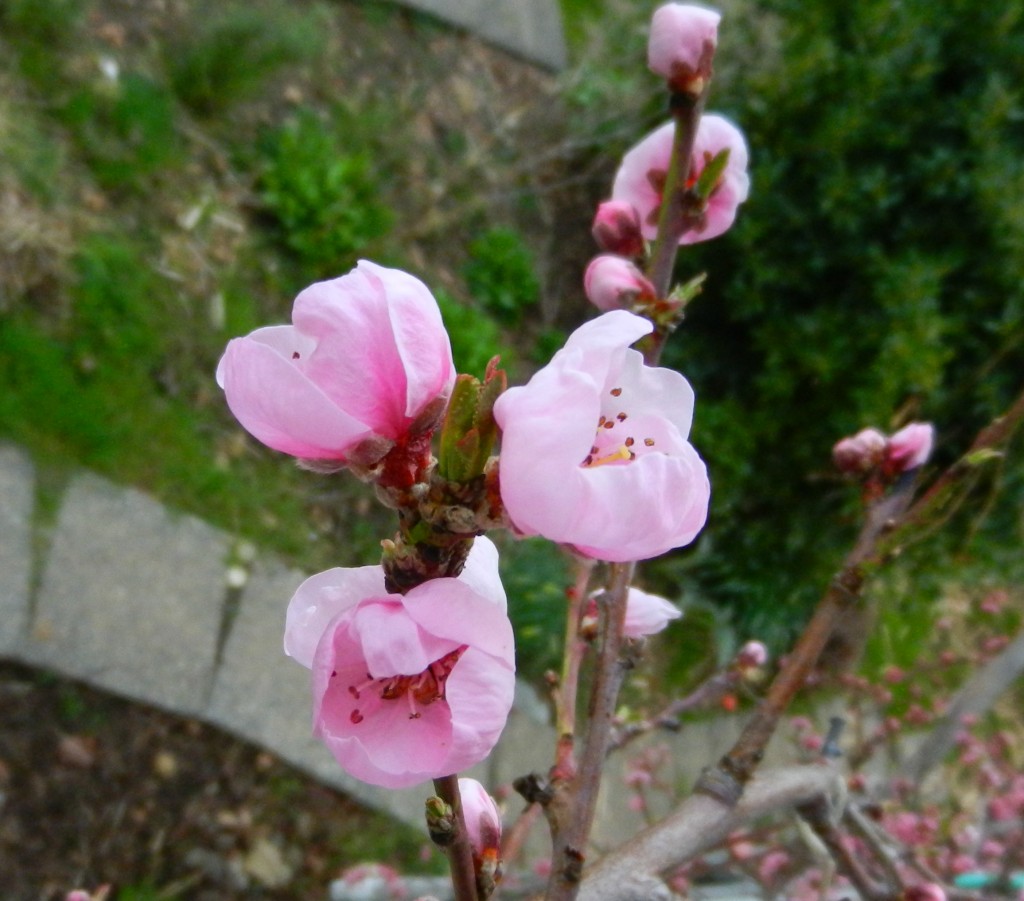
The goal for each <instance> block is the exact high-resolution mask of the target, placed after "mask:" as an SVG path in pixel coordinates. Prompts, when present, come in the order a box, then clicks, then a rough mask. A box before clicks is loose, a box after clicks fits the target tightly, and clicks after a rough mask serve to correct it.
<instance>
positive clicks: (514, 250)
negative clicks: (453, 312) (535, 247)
mask: <svg viewBox="0 0 1024 901" xmlns="http://www.w3.org/2000/svg"><path fill="white" fill-rule="evenodd" d="M463 274H464V275H465V278H466V285H467V286H468V287H469V293H470V294H472V295H473V297H474V298H475V299H476V300H477V301H479V302H480V304H482V305H483V307H484V309H485V310H487V312H489V313H491V314H492V315H493V316H494V317H495V318H496V319H497V320H498V321H499V322H501V323H503V324H505V325H513V326H514V325H518V324H519V323H520V322H521V321H522V319H523V315H524V313H525V311H526V308H527V307H531V306H533V305H534V304H536V303H537V301H538V299H539V297H540V281H539V280H538V279H537V274H536V272H535V271H534V263H533V255H532V254H531V253H530V250H529V248H528V247H527V246H526V244H525V243H524V241H523V239H522V237H521V236H520V235H519V233H518V232H516V231H514V230H513V229H510V228H492V229H489V230H488V231H486V232H484V233H483V234H482V235H481V236H480V237H479V238H477V239H476V240H475V241H473V243H472V244H470V245H469V260H468V261H467V262H466V266H465V269H464V273H463Z"/></svg>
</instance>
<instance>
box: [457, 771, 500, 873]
mask: <svg viewBox="0 0 1024 901" xmlns="http://www.w3.org/2000/svg"><path fill="white" fill-rule="evenodd" d="M459 795H460V796H461V797H462V815H463V817H464V818H465V820H466V831H467V832H468V833H469V843H470V844H471V845H472V846H473V854H474V856H475V857H477V858H478V859H479V858H483V857H484V856H485V855H492V856H493V855H496V854H497V853H498V851H499V850H500V848H501V813H500V812H499V811H498V805H497V804H496V803H495V802H494V798H492V797H491V796H490V795H489V794H488V793H487V789H485V788H484V787H483V786H482V785H481V784H480V783H479V782H477V781H476V779H465V778H463V779H460V780H459Z"/></svg>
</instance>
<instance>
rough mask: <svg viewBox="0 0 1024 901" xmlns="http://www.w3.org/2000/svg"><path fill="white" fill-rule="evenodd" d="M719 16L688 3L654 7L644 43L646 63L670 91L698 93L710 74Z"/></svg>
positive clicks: (716, 40)
mask: <svg viewBox="0 0 1024 901" xmlns="http://www.w3.org/2000/svg"><path fill="white" fill-rule="evenodd" d="M721 18H722V17H721V15H719V13H717V12H715V11H714V10H713V9H707V8H706V7H703V6H696V5H693V4H689V3H666V4H665V5H664V6H661V7H659V8H658V9H657V10H655V13H654V17H653V18H652V20H651V33H650V38H649V39H648V42H647V65H648V66H649V67H650V69H651V71H652V72H654V73H655V74H656V75H660V76H661V77H662V78H664V79H666V80H667V81H668V84H669V88H670V89H672V90H673V91H678V92H680V93H686V94H691V95H694V96H696V95H698V94H700V93H701V91H703V90H704V86H705V84H706V83H707V81H708V79H709V78H710V77H711V63H712V60H713V58H714V55H715V47H716V46H717V44H718V23H719V21H720V20H721Z"/></svg>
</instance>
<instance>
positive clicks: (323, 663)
mask: <svg viewBox="0 0 1024 901" xmlns="http://www.w3.org/2000/svg"><path fill="white" fill-rule="evenodd" d="M505 607H506V600H505V592H504V589H503V588H502V587H501V582H500V580H499V578H498V552H497V550H496V549H495V547H494V545H493V544H492V543H491V542H490V541H488V540H487V539H486V538H478V539H476V541H475V542H474V544H473V549H472V551H471V552H470V555H469V559H468V560H467V562H466V567H465V569H464V570H463V572H462V574H461V575H460V576H459V577H458V578H455V579H451V578H447V579H432V580H430V581H428V582H424V583H423V584H421V585H417V586H416V587H415V588H412V589H410V590H409V591H408V592H407V593H406V594H405V595H400V594H390V593H388V591H387V589H386V588H385V586H384V571H383V569H382V568H381V567H380V566H362V567H358V568H354V569H341V568H338V569H332V570H328V571H327V572H323V573H320V574H318V575H315V576H312V577H311V578H309V579H307V580H306V581H305V582H303V583H302V585H301V586H299V589H298V591H296V592H295V596H294V597H293V598H292V600H291V602H290V603H289V605H288V614H287V621H286V627H285V639H284V645H285V652H286V653H287V654H289V655H291V656H292V657H294V658H295V659H296V660H297V661H298V662H299V663H301V664H303V665H304V666H307V667H310V668H311V669H312V671H313V707H314V711H313V724H314V731H315V732H316V734H317V735H318V736H319V737H320V738H321V739H322V740H323V741H324V743H325V744H326V745H327V747H328V749H329V750H330V751H331V753H332V754H333V755H334V756H335V758H336V759H337V760H338V762H339V763H340V764H341V766H342V768H343V769H344V770H345V771H346V772H348V773H349V774H350V775H352V776H355V777H356V778H357V779H362V780H363V781H364V782H369V783H372V784H374V785H382V786H384V787H386V788H403V787H405V786H409V785H415V784H417V783H419V782H423V781H425V780H427V779H433V778H437V777H439V776H445V775H449V774H451V773H456V772H459V771H460V770H463V769H466V768H468V767H470V766H473V765H474V764H476V763H479V762H480V761H481V760H483V759H484V757H486V756H487V754H488V753H490V750H491V748H492V747H494V744H495V742H496V741H497V740H498V736H499V735H500V734H501V730H502V728H503V727H504V725H505V720H506V718H507V716H508V712H509V710H510V708H511V706H512V693H513V689H514V683H515V663H514V658H513V644H512V627H511V625H510V623H509V621H508V617H507V615H506V613H505Z"/></svg>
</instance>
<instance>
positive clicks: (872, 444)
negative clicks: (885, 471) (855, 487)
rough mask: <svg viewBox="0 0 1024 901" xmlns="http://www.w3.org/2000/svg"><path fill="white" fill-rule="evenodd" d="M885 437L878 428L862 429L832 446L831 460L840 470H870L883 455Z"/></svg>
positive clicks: (857, 471)
mask: <svg viewBox="0 0 1024 901" xmlns="http://www.w3.org/2000/svg"><path fill="white" fill-rule="evenodd" d="M886 444H887V441H886V437H885V435H883V434H882V433H881V432H880V431H878V429H862V430H861V431H859V432H857V434H856V435H852V436H850V437H849V438H844V439H843V440H842V441H840V442H838V443H837V444H836V446H835V447H833V448H832V460H833V462H834V463H835V464H836V467H837V468H838V469H839V471H840V472H846V473H866V472H870V471H871V470H872V469H874V468H875V467H876V466H878V464H879V463H881V462H882V459H883V457H884V455H885V448H886Z"/></svg>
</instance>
